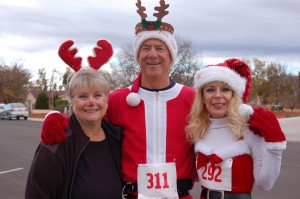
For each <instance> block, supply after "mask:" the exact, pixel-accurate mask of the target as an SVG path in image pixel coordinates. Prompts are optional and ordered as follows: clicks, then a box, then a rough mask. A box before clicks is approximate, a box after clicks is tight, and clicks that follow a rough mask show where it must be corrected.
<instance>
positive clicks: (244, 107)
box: [238, 104, 254, 121]
mask: <svg viewBox="0 0 300 199" xmlns="http://www.w3.org/2000/svg"><path fill="white" fill-rule="evenodd" d="M238 112H239V114H240V115H241V116H242V117H243V118H245V120H246V121H248V120H249V119H250V115H252V114H253V112H254V110H253V108H252V107H251V106H249V105H248V104H241V105H240V106H239V108H238Z"/></svg>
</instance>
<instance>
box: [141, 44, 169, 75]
mask: <svg viewBox="0 0 300 199" xmlns="http://www.w3.org/2000/svg"><path fill="white" fill-rule="evenodd" d="M138 62H139V64H140V67H141V71H142V74H143V76H144V77H147V78H151V79H157V78H166V77H167V78H168V77H169V69H170V67H171V64H172V60H171V55H170V52H169V49H168V47H167V46H166V44H165V43H164V42H162V41H161V40H159V39H148V40H146V41H144V42H143V43H142V45H141V47H140V49H139V58H138Z"/></svg>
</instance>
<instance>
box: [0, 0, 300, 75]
mask: <svg viewBox="0 0 300 199" xmlns="http://www.w3.org/2000/svg"><path fill="white" fill-rule="evenodd" d="M165 1H166V3H167V4H170V7H169V8H168V9H167V10H168V11H169V14H168V15H166V16H165V17H164V18H163V19H162V21H163V22H167V23H170V24H172V25H173V27H174V29H175V31H174V34H175V36H178V37H181V38H183V39H186V40H189V41H192V42H193V46H194V47H195V49H196V50H197V52H198V53H199V57H202V61H203V64H204V65H206V64H217V63H220V62H223V61H224V60H225V59H228V58H233V57H234V58H238V59H252V58H258V59H262V60H265V61H270V62H277V63H280V64H283V65H286V66H288V68H289V69H291V70H293V71H296V72H298V71H300V1H299V0H284V1H282V0H230V1H226V0H206V1H204V0H165ZM135 3H136V0H109V1H108V0H84V1H83V0H72V1H71V0H26V1H25V0H0V63H5V64H11V63H16V62H17V63H22V64H23V66H24V68H25V69H28V70H29V71H30V73H31V74H32V76H33V79H36V77H37V72H38V69H41V68H45V69H46V71H47V75H48V76H49V75H51V71H52V70H54V69H55V70H58V71H60V72H61V73H64V72H65V70H66V67H67V65H66V64H65V63H64V62H63V61H62V60H61V59H60V58H59V56H58V54H57V49H58V47H59V45H60V44H61V43H62V42H64V41H66V40H68V39H72V40H73V41H74V42H75V44H74V47H76V48H78V50H79V52H78V53H77V55H78V56H82V57H83V65H87V61H86V58H87V56H89V55H93V52H92V49H93V48H94V46H95V45H96V42H97V40H99V39H107V40H109V41H110V42H111V43H112V45H113V48H114V52H115V53H116V52H118V50H119V49H120V48H122V47H124V46H126V45H132V44H133V39H134V28H135V25H136V24H137V23H138V22H140V20H141V18H140V16H139V15H138V14H137V12H136V10H137V8H136V5H135ZM142 5H143V6H145V7H146V13H147V15H148V17H147V20H154V21H155V20H156V17H154V16H153V13H155V12H156V11H155V10H154V7H155V6H158V5H159V0H142ZM113 59H114V57H113V58H112V59H111V60H113ZM104 69H108V70H109V67H108V65H106V66H105V67H104Z"/></svg>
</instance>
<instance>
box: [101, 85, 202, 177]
mask: <svg viewBox="0 0 300 199" xmlns="http://www.w3.org/2000/svg"><path fill="white" fill-rule="evenodd" d="M129 93H130V88H123V89H119V90H116V91H114V92H113V93H111V94H110V95H109V103H108V104H109V108H108V111H107V118H108V120H109V122H111V123H112V124H114V125H117V126H119V127H122V128H123V129H124V140H123V145H122V167H123V173H124V179H125V181H127V182H136V181H137V167H138V164H146V163H165V162H175V163H176V170H177V179H194V178H195V176H196V169H195V158H194V151H193V147H192V144H191V143H190V142H189V141H188V140H187V139H186V135H185V131H184V128H185V126H186V125H187V115H188V114H189V112H190V109H191V106H192V102H193V100H194V97H195V93H196V92H195V90H194V89H192V88H189V87H186V86H183V85H180V84H175V85H174V86H173V87H172V88H170V89H167V90H163V91H159V92H153V91H148V90H145V89H142V88H139V92H138V94H139V96H140V97H141V99H142V100H141V103H140V104H139V105H138V106H135V107H131V106H129V105H128V104H127V102H126V97H127V95H128V94H129Z"/></svg>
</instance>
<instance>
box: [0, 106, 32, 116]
mask: <svg viewBox="0 0 300 199" xmlns="http://www.w3.org/2000/svg"><path fill="white" fill-rule="evenodd" d="M20 117H23V118H24V120H27V117H28V109H27V107H26V106H25V105H24V104H22V103H8V104H5V105H4V111H2V112H1V113H0V118H1V119H2V120H3V119H12V118H17V120H19V119H20Z"/></svg>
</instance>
